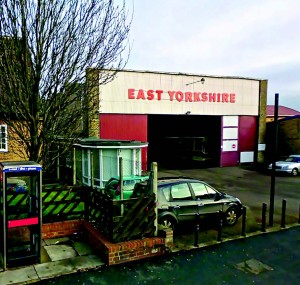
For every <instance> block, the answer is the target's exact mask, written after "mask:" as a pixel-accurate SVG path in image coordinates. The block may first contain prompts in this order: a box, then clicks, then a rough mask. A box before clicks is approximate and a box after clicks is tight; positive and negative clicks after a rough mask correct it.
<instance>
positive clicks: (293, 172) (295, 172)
mask: <svg viewBox="0 0 300 285" xmlns="http://www.w3.org/2000/svg"><path fill="white" fill-rule="evenodd" d="M291 174H292V176H297V175H298V169H297V168H293V170H292V172H291Z"/></svg>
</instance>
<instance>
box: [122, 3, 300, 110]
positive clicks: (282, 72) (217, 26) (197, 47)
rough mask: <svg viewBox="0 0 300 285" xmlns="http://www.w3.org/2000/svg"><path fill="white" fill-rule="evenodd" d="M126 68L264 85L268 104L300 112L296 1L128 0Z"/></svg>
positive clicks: (299, 31)
mask: <svg viewBox="0 0 300 285" xmlns="http://www.w3.org/2000/svg"><path fill="white" fill-rule="evenodd" d="M126 6H127V9H128V10H129V11H130V12H132V11H133V10H134V11H133V22H132V26H131V32H130V38H129V41H130V44H131V48H132V50H131V55H130V59H129V63H128V64H127V66H126V69H134V70H149V71H164V72H182V73H195V74H199V75H217V76H242V77H251V78H257V79H267V80H268V104H269V105H274V97H275V93H279V105H283V106H286V107H289V108H293V109H296V110H298V111H300V1H299V0H126Z"/></svg>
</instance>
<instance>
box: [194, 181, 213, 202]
mask: <svg viewBox="0 0 300 285" xmlns="http://www.w3.org/2000/svg"><path fill="white" fill-rule="evenodd" d="M191 186H192V188H193V190H194V193H195V196H196V199H208V198H214V197H215V195H216V191H215V190H214V189H213V188H211V187H209V186H208V185H206V184H203V183H191Z"/></svg>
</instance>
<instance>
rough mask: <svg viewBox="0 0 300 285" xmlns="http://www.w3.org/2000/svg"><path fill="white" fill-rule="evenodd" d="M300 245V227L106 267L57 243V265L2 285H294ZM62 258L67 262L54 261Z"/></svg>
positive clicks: (22, 271) (18, 274)
mask: <svg viewBox="0 0 300 285" xmlns="http://www.w3.org/2000/svg"><path fill="white" fill-rule="evenodd" d="M52 242H54V240H53V241H52ZM62 242H63V241H62ZM299 245H300V226H299V225H296V226H293V227H290V228H286V229H281V230H279V229H277V230H275V229H274V231H271V232H266V233H261V234H258V235H253V236H249V237H246V238H239V239H234V240H228V241H223V242H218V243H215V244H213V245H210V246H206V245H203V244H200V245H199V247H193V250H192V249H191V248H190V249H189V250H180V251H178V252H173V253H170V254H167V255H165V256H163V257H158V258H153V259H149V260H142V261H139V262H133V263H127V264H123V265H117V266H110V267H108V266H106V265H104V264H103V263H102V262H101V260H100V259H99V258H98V257H97V256H94V255H93V254H92V252H89V249H88V248H87V247H84V248H85V249H84V250H83V252H82V254H84V252H85V253H87V255H86V256H78V253H77V256H75V257H74V256H68V254H70V252H69V251H68V250H66V251H64V249H62V248H59V243H57V241H56V244H54V245H53V247H56V248H53V251H52V254H51V256H53V261H50V262H46V263H42V264H38V265H32V266H29V267H24V268H19V269H14V270H9V271H5V272H2V273H0V284H1V285H5V284H28V283H32V282H37V283H36V284H39V285H42V284H73V285H77V284H81V285H83V284H86V285H87V284H99V285H106V284H118V285H122V284H126V285H128V284H177V285H180V284H199V283H201V284H204V285H206V284H207V285H214V284H228V285H235V284H239V285H240V284H243V285H247V284H264V285H265V284H272V285H277V284H278V285H282V284H289V285H296V284H299V282H300V271H299V268H300V249H299ZM50 246H51V245H50ZM60 258H65V259H63V260H55V259H60ZM43 279H45V280H43Z"/></svg>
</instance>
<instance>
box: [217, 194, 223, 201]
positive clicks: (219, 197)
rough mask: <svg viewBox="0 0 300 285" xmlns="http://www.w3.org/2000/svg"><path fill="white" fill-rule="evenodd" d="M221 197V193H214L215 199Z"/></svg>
mask: <svg viewBox="0 0 300 285" xmlns="http://www.w3.org/2000/svg"><path fill="white" fill-rule="evenodd" d="M221 197H222V195H221V194H220V193H218V192H217V193H216V196H215V201H218V200H220V199H221Z"/></svg>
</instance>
